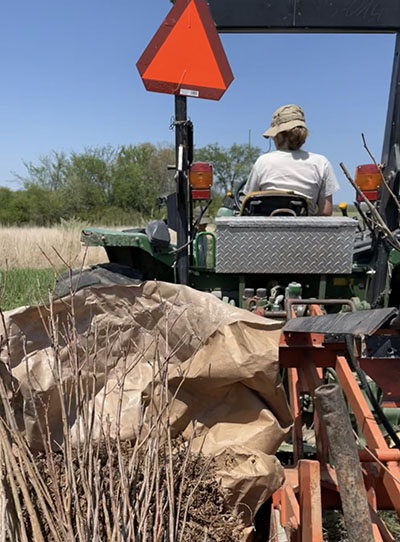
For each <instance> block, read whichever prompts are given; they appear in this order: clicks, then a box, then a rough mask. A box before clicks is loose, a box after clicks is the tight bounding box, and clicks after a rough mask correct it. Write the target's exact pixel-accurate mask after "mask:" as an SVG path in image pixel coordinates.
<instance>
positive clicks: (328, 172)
mask: <svg viewBox="0 0 400 542" xmlns="http://www.w3.org/2000/svg"><path fill="white" fill-rule="evenodd" d="M307 136H308V130H307V127H306V122H305V117H304V111H303V109H302V108H301V107H300V106H298V105H293V104H290V105H283V106H281V107H279V108H278V109H277V110H276V111H275V113H274V114H273V117H272V121H271V126H270V128H268V130H267V131H266V132H264V137H266V138H269V137H273V139H274V143H275V147H276V151H273V152H267V153H265V154H263V155H261V156H260V157H259V158H258V159H257V161H256V162H255V164H254V166H253V168H252V170H251V173H250V175H249V178H248V180H247V183H246V185H245V187H244V189H243V192H244V193H245V194H248V193H249V192H255V191H259V190H271V189H272V190H282V189H283V190H293V191H295V192H297V193H298V194H301V195H303V196H306V197H307V198H309V201H310V214H318V215H321V216H330V215H331V214H332V208H333V204H332V195H333V194H334V193H335V192H336V191H337V190H338V188H339V184H338V182H337V179H336V175H335V173H334V171H333V167H332V165H331V163H330V162H329V160H328V159H327V158H325V156H322V155H321V154H315V153H311V152H308V151H305V150H301V147H302V146H303V145H304V143H305V141H306V139H307ZM316 207H318V212H316Z"/></svg>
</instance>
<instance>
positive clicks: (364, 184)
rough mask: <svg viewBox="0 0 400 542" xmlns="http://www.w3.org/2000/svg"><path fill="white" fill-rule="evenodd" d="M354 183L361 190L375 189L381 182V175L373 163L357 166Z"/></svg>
mask: <svg viewBox="0 0 400 542" xmlns="http://www.w3.org/2000/svg"><path fill="white" fill-rule="evenodd" d="M355 181H356V185H357V186H358V187H359V188H360V189H361V190H362V191H363V192H365V191H368V190H377V189H378V188H379V187H380V185H381V184H382V175H381V173H380V171H379V168H378V166H376V165H375V164H365V165H363V166H357V169H356V178H355Z"/></svg>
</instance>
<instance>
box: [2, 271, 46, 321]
mask: <svg viewBox="0 0 400 542" xmlns="http://www.w3.org/2000/svg"><path fill="white" fill-rule="evenodd" d="M55 279H56V273H55V271H54V270H53V269H29V268H21V269H20V268H12V269H9V270H8V271H4V270H0V308H1V310H3V311H6V310H9V309H14V308H16V307H20V306H22V305H37V304H38V303H43V302H46V301H48V299H49V296H48V292H49V289H52V288H53V287H54V283H55Z"/></svg>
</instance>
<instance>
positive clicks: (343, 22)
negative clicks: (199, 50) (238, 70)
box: [208, 0, 400, 32]
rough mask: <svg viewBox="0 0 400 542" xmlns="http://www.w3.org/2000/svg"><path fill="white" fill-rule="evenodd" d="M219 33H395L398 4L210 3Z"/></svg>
mask: <svg viewBox="0 0 400 542" xmlns="http://www.w3.org/2000/svg"><path fill="white" fill-rule="evenodd" d="M208 4H209V6H210V8H211V13H212V15H213V17H214V20H215V22H216V25H217V29H218V31H219V32H279V31H281V32H282V31H284V32H317V31H318V32H360V31H362V32H395V31H397V30H398V29H400V4H399V2H398V0H318V1H317V0H275V1H272V2H271V1H270V2H265V1H262V0H246V1H245V2H244V1H243V0H208Z"/></svg>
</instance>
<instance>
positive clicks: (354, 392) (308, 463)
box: [270, 305, 400, 542]
mask: <svg viewBox="0 0 400 542" xmlns="http://www.w3.org/2000/svg"><path fill="white" fill-rule="evenodd" d="M310 312H311V314H312V315H317V314H321V308H320V307H319V306H317V305H315V306H311V309H310ZM345 351H346V348H345V345H344V344H338V343H336V344H329V345H328V344H324V335H323V334H318V333H292V334H290V333H283V334H282V337H281V344H280V365H281V367H282V368H286V369H287V371H288V389H289V401H290V406H291V408H292V411H293V417H294V424H293V429H292V436H293V449H294V465H295V466H294V467H291V468H286V469H285V473H286V481H285V483H284V485H283V486H282V487H281V488H280V489H279V490H278V491H277V492H275V494H274V495H273V499H272V507H273V513H272V514H271V517H272V518H273V521H271V539H270V540H271V542H278V526H277V525H276V521H275V520H276V516H277V515H279V516H280V523H281V525H282V527H283V528H284V529H285V531H286V535H287V539H288V540H289V541H290V542H322V540H323V534H322V533H323V531H322V511H323V510H324V509H327V508H336V509H340V497H339V488H338V485H337V480H336V474H335V470H334V468H333V467H331V466H330V464H329V453H328V451H329V445H328V439H327V435H326V431H325V428H324V426H323V425H322V424H321V423H320V420H319V418H318V414H317V413H316V412H315V413H314V429H315V437H316V448H317V453H316V459H315V460H305V459H303V458H304V452H303V435H302V426H303V424H302V412H301V403H300V399H301V395H302V394H303V393H308V394H310V395H311V396H313V394H314V390H315V388H316V387H318V386H319V385H320V384H322V376H323V369H324V368H327V367H331V368H333V369H334V370H335V371H336V374H337V377H338V381H339V383H340V385H341V386H342V388H343V392H344V395H345V397H346V400H347V402H348V404H349V407H350V408H351V410H352V412H353V414H354V416H355V419H356V421H357V426H358V429H359V432H360V434H362V436H363V437H364V439H365V442H366V449H360V452H359V455H360V461H361V464H362V470H363V474H364V481H365V486H366V490H367V496H368V501H369V505H370V511H371V522H372V529H373V533H374V542H394V538H393V536H392V535H391V534H390V533H389V531H388V530H387V528H386V526H385V524H384V523H383V522H382V521H381V520H380V518H379V517H378V515H377V510H378V509H391V510H395V511H396V512H397V514H398V515H399V516H400V452H399V451H398V450H395V449H391V448H390V447H389V445H388V443H387V442H386V440H385V437H384V435H383V434H382V431H381V429H380V427H379V425H378V423H377V422H376V420H375V417H374V415H373V413H372V411H371V409H370V407H369V404H368V402H367V400H366V399H365V396H364V394H363V392H362V391H361V389H360V386H359V385H358V382H357V380H356V378H355V375H354V373H353V372H352V370H351V368H350V366H349V364H348V362H347V360H346V358H345V357H344V352H345ZM359 362H360V365H361V367H363V368H364V370H365V371H366V372H367V373H368V374H369V375H371V374H373V377H374V379H375V380H376V381H377V382H378V383H379V385H380V386H381V387H382V389H383V392H384V393H385V395H386V396H389V397H391V398H392V399H394V400H395V401H396V400H397V399H398V398H399V397H400V380H397V381H394V379H389V378H388V374H387V362H388V360H385V362H386V363H382V364H380V363H379V360H372V359H367V358H362V359H361V360H359ZM390 363H391V364H395V366H396V367H397V368H398V367H400V359H393V360H392V359H391V360H390ZM377 459H378V460H379V461H377ZM276 511H278V512H279V513H278V514H277V513H276Z"/></svg>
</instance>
